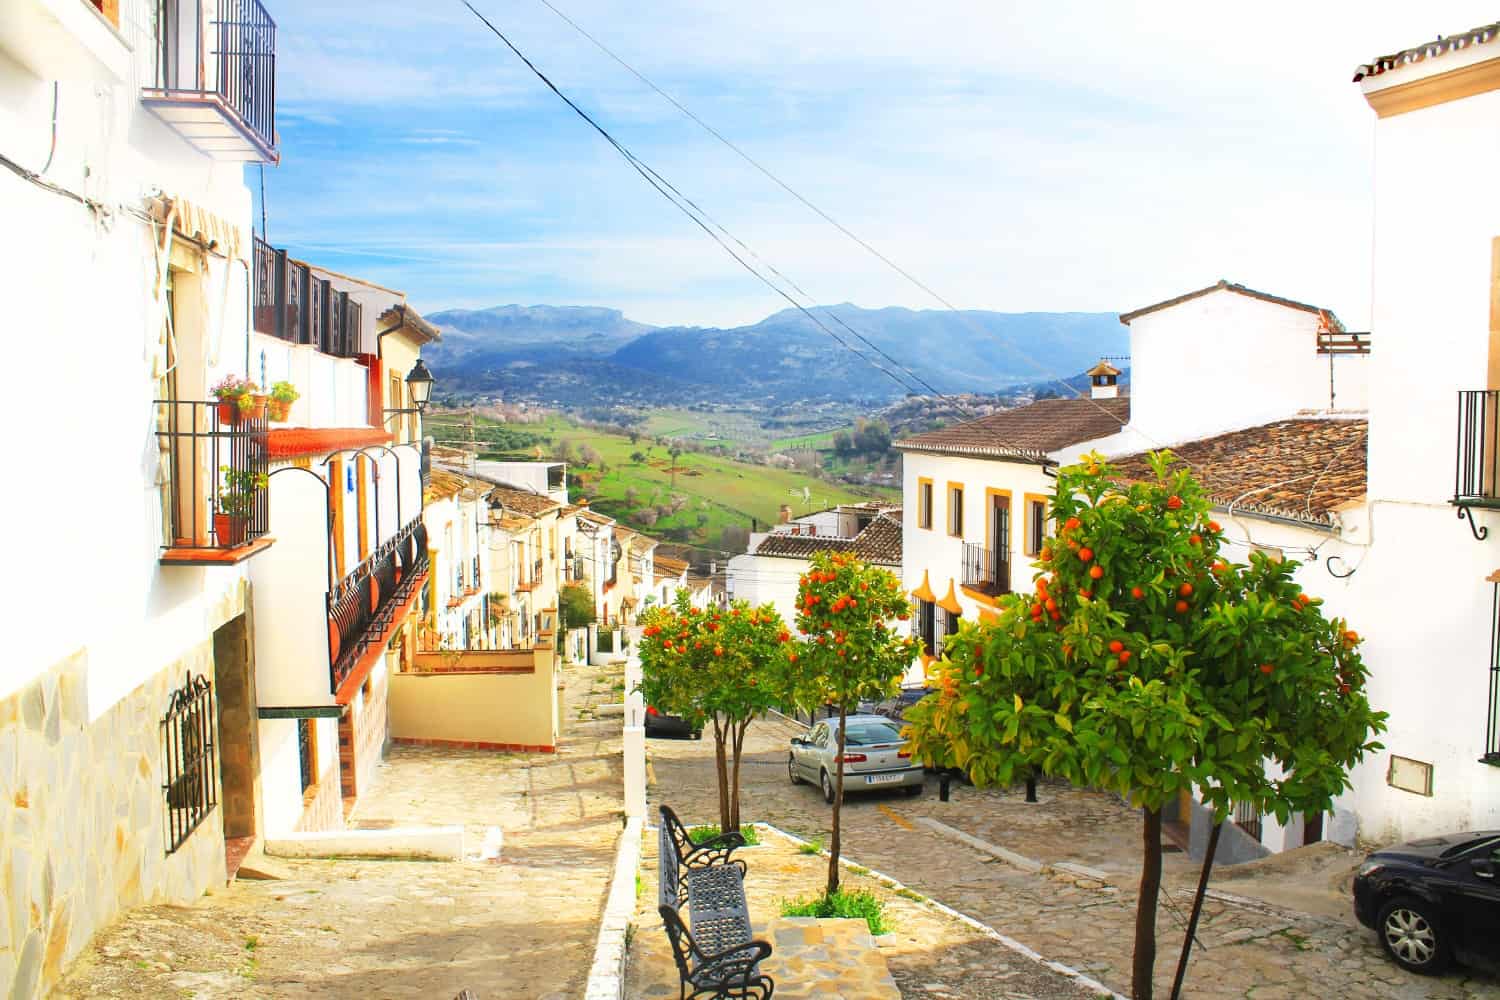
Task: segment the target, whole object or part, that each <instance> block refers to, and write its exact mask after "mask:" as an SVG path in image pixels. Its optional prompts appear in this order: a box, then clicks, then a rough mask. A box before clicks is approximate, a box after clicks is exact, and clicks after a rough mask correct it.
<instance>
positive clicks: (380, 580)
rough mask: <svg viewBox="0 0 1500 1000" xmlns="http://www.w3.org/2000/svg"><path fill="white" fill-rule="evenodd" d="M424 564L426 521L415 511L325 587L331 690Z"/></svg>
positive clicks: (409, 591)
mask: <svg viewBox="0 0 1500 1000" xmlns="http://www.w3.org/2000/svg"><path fill="white" fill-rule="evenodd" d="M426 569H427V526H426V525H425V524H423V523H422V518H421V516H420V515H419V516H417V517H416V518H413V519H412V520H411V521H409V522H407V524H406V526H405V527H403V528H402V529H401V530H400V531H398V532H397V533H396V534H395V536H393V537H392V538H391V539H389V540H388V541H386V542H385V543H384V544H382V545H381V546H380V548H378V549H376V550H375V551H374V552H373V553H371V554H370V557H369V558H368V559H366V560H365V561H364V562H362V563H360V564H359V565H358V566H357V567H355V569H354V571H353V572H352V573H350V574H349V575H348V576H346V577H344V579H343V580H342V581H340V582H339V584H338V586H337V587H335V588H334V589H333V590H332V591H330V592H329V594H328V637H329V651H330V654H331V658H332V660H331V677H330V681H331V684H332V688H331V690H332V691H334V692H337V691H338V690H339V688H340V686H342V684H343V683H344V681H345V680H346V679H347V678H348V677H349V676H350V674H352V673H353V672H354V669H355V666H356V664H358V663H359V662H360V660H361V659H362V658H363V657H364V655H365V653H366V652H368V651H369V650H371V649H373V648H376V647H378V646H379V645H381V644H382V643H384V642H385V640H386V638H387V637H388V636H389V634H390V631H391V629H392V627H393V626H394V624H395V619H396V615H397V613H398V612H399V611H400V610H401V609H403V608H404V607H405V606H406V604H407V603H408V602H409V601H410V600H411V598H412V596H413V588H414V587H416V586H417V584H418V582H419V581H420V580H421V579H422V578H423V577H424V576H425V571H426Z"/></svg>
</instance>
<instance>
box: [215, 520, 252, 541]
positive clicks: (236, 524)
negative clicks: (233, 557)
mask: <svg viewBox="0 0 1500 1000" xmlns="http://www.w3.org/2000/svg"><path fill="white" fill-rule="evenodd" d="M246 520H248V519H247V518H243V517H239V516H238V515H235V514H220V513H218V512H215V513H214V537H215V538H217V539H218V541H219V546H220V547H221V548H226V549H232V548H234V547H235V546H236V545H241V544H243V543H244V541H245V522H246Z"/></svg>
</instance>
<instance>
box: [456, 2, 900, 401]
mask: <svg viewBox="0 0 1500 1000" xmlns="http://www.w3.org/2000/svg"><path fill="white" fill-rule="evenodd" d="M463 4H464V6H465V7H467V8H469V10H470V12H472V13H473V15H474V16H475V17H477V18H479V20H480V21H482V22H483V23H484V25H485V27H487V28H489V29H490V31H491V32H493V33H494V35H495V37H497V38H499V39H500V41H502V42H503V43H505V47H506V48H508V49H510V51H511V52H512V53H513V54H514V55H515V56H516V58H517V59H520V60H521V62H522V63H524V64H525V65H526V68H527V69H529V70H530V71H531V72H532V74H533V75H535V76H536V78H537V79H539V80H540V81H541V82H542V83H543V84H544V85H546V87H547V89H549V90H551V91H552V92H553V93H554V94H556V95H557V97H558V98H559V99H561V100H562V101H563V103H565V104H566V105H567V106H568V107H569V108H571V109H572V110H573V112H574V113H575V114H577V115H578V117H580V118H582V119H583V120H584V121H585V122H587V123H588V124H589V126H590V127H592V128H593V129H594V131H596V132H598V133H599V135H600V136H602V137H603V138H604V140H605V141H606V142H608V143H609V144H610V145H611V146H612V147H614V149H615V151H616V152H618V153H619V154H620V155H621V156H622V157H623V158H624V159H625V161H626V162H627V163H629V164H630V166H631V168H632V169H633V170H635V172H636V173H638V174H640V176H641V177H642V178H643V179H644V180H645V181H646V183H648V184H650V185H651V187H652V188H654V189H655V190H656V192H657V193H658V194H660V195H661V196H662V197H663V198H665V199H666V200H667V201H669V202H671V203H672V205H674V206H675V207H676V208H677V209H678V211H680V212H682V213H683V214H684V215H686V216H687V217H688V218H689V219H690V220H692V222H693V223H694V224H695V225H696V226H698V228H700V229H702V230H703V232H704V233H705V234H707V235H708V237H709V238H710V239H712V240H713V241H714V242H715V243H717V244H718V245H719V247H720V248H721V249H722V250H723V251H724V252H725V253H727V254H728V255H729V256H730V257H732V258H734V260H735V262H736V263H738V264H739V265H740V266H741V267H742V268H744V269H745V270H746V271H748V272H749V273H750V274H751V275H752V276H754V277H755V278H756V279H757V280H758V281H760V282H761V283H762V284H764V285H765V286H766V287H768V288H770V289H771V290H772V291H773V292H775V293H776V294H777V295H779V296H780V297H781V298H783V299H785V300H786V301H787V303H788V304H790V305H791V306H792V307H793V308H794V309H796V310H797V311H798V312H800V313H801V314H802V315H804V316H806V317H807V318H808V319H809V320H811V321H812V322H813V323H814V324H815V325H816V326H817V327H818V328H819V329H820V330H822V331H823V332H824V333H826V334H828V336H830V337H832V338H833V339H834V340H835V341H837V342H838V343H839V344H840V345H841V346H842V347H844V349H845V350H848V351H849V352H850V353H852V354H853V355H854V356H855V357H857V358H859V359H860V360H862V361H864V362H865V363H866V364H868V365H870V366H871V367H873V368H875V369H877V370H878V371H880V372H882V373H883V374H884V375H886V377H888V378H890V379H891V380H892V381H893V382H895V383H896V384H897V385H898V386H900V387H901V389H902V391H903V392H914V391H915V389H914V387H913V385H912V384H910V383H908V382H906V381H903V380H902V378H901V377H900V376H898V375H897V374H896V373H895V372H892V371H891V370H890V369H888V368H886V367H885V366H884V365H882V364H880V363H879V362H877V361H875V360H874V359H872V358H870V357H868V356H866V355H864V354H862V353H861V352H860V351H859V350H858V349H857V348H855V347H854V346H853V345H851V344H850V343H849V342H848V341H847V340H845V339H844V338H843V337H841V336H839V335H838V334H837V333H835V332H834V331H833V330H832V329H830V328H829V327H828V325H827V324H825V323H824V322H823V321H822V320H820V319H819V318H818V317H817V316H815V315H814V314H813V313H812V312H811V311H810V310H809V309H808V308H807V307H806V306H804V305H803V304H802V303H801V302H798V301H797V300H796V299H795V298H793V297H792V295H791V294H789V293H788V292H787V291H786V290H785V289H783V288H782V287H781V286H779V285H778V284H776V283H775V282H774V281H772V280H771V279H769V278H767V277H766V276H765V275H764V274H762V273H761V272H760V271H759V270H757V269H756V268H755V267H754V266H752V265H751V264H750V263H749V262H748V261H747V260H746V259H745V258H744V257H742V256H740V254H738V253H736V252H735V250H734V248H733V247H731V246H729V244H727V243H725V242H724V240H723V239H721V238H720V236H719V234H718V233H716V232H714V227H716V226H717V227H718V228H720V229H721V230H722V231H724V232H725V233H726V234H727V232H728V231H727V230H723V227H722V226H718V223H716V222H714V221H713V220H712V219H711V218H709V217H708V215H707V213H705V212H703V211H702V209H698V208H697V207H696V206H695V205H693V203H692V202H691V201H689V200H688V199H687V198H686V197H685V196H683V195H682V194H681V192H679V191H678V190H677V189H676V188H675V187H673V186H672V185H670V184H669V183H668V182H667V181H666V180H665V179H663V178H662V177H661V175H660V174H659V173H657V171H655V170H653V169H652V168H651V167H650V166H648V165H646V163H645V162H644V161H642V160H641V159H640V158H638V157H637V156H636V155H635V154H634V153H632V152H631V151H630V150H629V149H627V148H626V147H625V146H624V145H623V144H622V143H621V142H620V141H619V140H617V139H616V138H615V137H614V136H613V135H611V134H610V132H609V130H607V129H606V128H604V126H602V125H600V124H599V123H598V122H597V121H596V120H595V119H594V118H593V117H592V116H591V115H590V114H589V113H588V112H586V111H584V110H583V109H582V108H581V107H579V106H578V105H577V104H576V103H575V102H574V101H573V100H572V98H570V97H568V95H567V94H565V93H563V92H562V90H561V89H560V88H559V87H558V86H557V84H555V83H553V82H552V80H551V79H550V78H549V77H548V76H547V74H545V73H543V72H542V71H541V70H540V69H538V68H537V66H536V64H535V63H533V62H532V61H531V60H530V59H528V58H527V57H526V55H525V53H523V52H522V51H521V50H520V49H519V48H517V47H516V45H515V43H513V42H512V41H511V40H510V39H509V38H508V37H506V35H505V33H504V32H502V31H501V30H500V29H499V28H497V27H496V26H495V25H494V23H492V22H491V21H490V19H489V18H487V17H485V16H484V15H483V14H481V13H480V12H479V10H478V9H477V8H475V6H474V5H473V4H472V3H470V2H469V0H463ZM731 238H733V239H735V242H736V243H738V244H739V245H740V246H742V247H743V246H745V244H744V242H743V241H742V240H739V239H737V238H734V237H732V236H731ZM746 250H747V252H749V248H748V247H746ZM756 257H757V259H762V258H760V257H759V255H756ZM777 273H778V274H779V272H777ZM804 294H805V293H804ZM845 325H846V326H847V324H845ZM913 378H915V376H913ZM916 381H917V383H918V384H922V383H921V380H920V379H916Z"/></svg>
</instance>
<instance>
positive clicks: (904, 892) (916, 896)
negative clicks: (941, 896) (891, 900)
mask: <svg viewBox="0 0 1500 1000" xmlns="http://www.w3.org/2000/svg"><path fill="white" fill-rule="evenodd" d="M896 895H898V896H900V897H901V898H902V899H909V900H911V901H912V902H913V903H922V902H926V897H924V896H923V895H922V894H921V893H920V892H913V891H911V890H910V889H897V890H896Z"/></svg>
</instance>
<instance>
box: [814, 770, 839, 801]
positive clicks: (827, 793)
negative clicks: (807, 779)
mask: <svg viewBox="0 0 1500 1000" xmlns="http://www.w3.org/2000/svg"><path fill="white" fill-rule="evenodd" d="M818 784H820V785H822V786H823V801H824V802H827V803H828V804H829V805H833V796H834V794H835V790H834V787H833V779H832V778H830V777H829V776H828V772H827V771H820V772H819V777H818Z"/></svg>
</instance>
